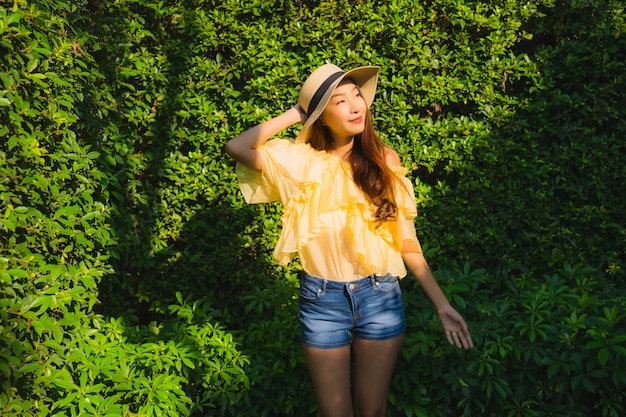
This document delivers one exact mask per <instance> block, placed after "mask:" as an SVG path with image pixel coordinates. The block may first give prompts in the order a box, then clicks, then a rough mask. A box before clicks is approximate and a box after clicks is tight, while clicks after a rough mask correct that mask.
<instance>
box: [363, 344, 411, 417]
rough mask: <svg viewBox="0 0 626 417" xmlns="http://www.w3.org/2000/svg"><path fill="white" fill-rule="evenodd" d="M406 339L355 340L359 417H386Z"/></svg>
mask: <svg viewBox="0 0 626 417" xmlns="http://www.w3.org/2000/svg"><path fill="white" fill-rule="evenodd" d="M403 338H404V336H403V335H400V336H398V337H395V338H393V339H389V340H364V339H357V338H355V339H354V360H355V363H354V369H355V381H354V396H355V408H356V416H357V417H385V415H386V413H387V398H388V396H389V385H390V384H391V377H392V374H393V368H394V365H395V363H396V359H397V358H398V353H400V349H401V348H402V340H403Z"/></svg>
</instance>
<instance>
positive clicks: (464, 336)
mask: <svg viewBox="0 0 626 417" xmlns="http://www.w3.org/2000/svg"><path fill="white" fill-rule="evenodd" d="M446 337H447V338H448V343H450V344H451V345H453V346H456V347H458V348H459V349H469V348H472V347H474V341H473V340H472V336H471V335H470V334H469V332H468V331H467V330H466V329H464V330H463V331H450V330H448V331H446Z"/></svg>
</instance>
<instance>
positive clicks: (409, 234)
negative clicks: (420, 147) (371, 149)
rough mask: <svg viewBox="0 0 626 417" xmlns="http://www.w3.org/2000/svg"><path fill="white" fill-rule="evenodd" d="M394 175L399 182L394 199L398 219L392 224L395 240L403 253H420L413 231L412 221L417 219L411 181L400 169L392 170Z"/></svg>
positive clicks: (403, 169) (420, 249)
mask: <svg viewBox="0 0 626 417" xmlns="http://www.w3.org/2000/svg"><path fill="white" fill-rule="evenodd" d="M393 170H394V173H395V174H396V176H397V177H398V179H399V180H400V181H396V185H395V190H394V197H395V199H396V205H397V207H398V218H397V221H396V222H394V223H395V226H396V230H394V236H395V239H397V240H398V241H399V243H400V244H401V246H402V248H403V251H408V252H418V253H421V252H422V246H421V245H420V242H419V239H418V238H417V233H416V231H415V222H414V219H415V217H417V204H416V201H415V191H414V189H413V186H412V184H411V181H410V180H409V179H408V178H407V177H406V169H405V168H402V167H398V168H395V167H394V168H393Z"/></svg>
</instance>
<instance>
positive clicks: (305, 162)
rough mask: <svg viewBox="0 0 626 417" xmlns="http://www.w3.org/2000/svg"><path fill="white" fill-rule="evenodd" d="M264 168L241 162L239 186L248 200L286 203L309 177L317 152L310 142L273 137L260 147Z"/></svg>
mask: <svg viewBox="0 0 626 417" xmlns="http://www.w3.org/2000/svg"><path fill="white" fill-rule="evenodd" d="M259 151H260V153H261V158H262V161H263V162H262V166H263V168H262V171H261V172H259V171H255V170H253V169H251V168H248V167H246V166H245V165H243V164H239V163H238V164H237V168H236V172H237V180H238V181H239V188H240V189H241V192H242V194H243V196H244V198H245V199H246V202H247V203H250V204H255V203H267V202H270V201H279V202H281V203H283V204H286V203H287V201H289V198H290V197H291V196H292V195H294V193H296V192H297V191H298V190H299V189H300V188H301V187H302V183H303V181H304V180H305V177H306V173H307V170H308V166H309V163H310V162H309V161H310V160H311V156H312V152H315V151H314V150H313V149H312V148H310V147H309V146H308V145H306V144H295V143H293V142H291V141H289V140H286V139H273V140H270V141H268V142H266V143H265V144H264V145H262V146H261V147H259Z"/></svg>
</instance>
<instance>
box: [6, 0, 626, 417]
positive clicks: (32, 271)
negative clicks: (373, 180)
mask: <svg viewBox="0 0 626 417" xmlns="http://www.w3.org/2000/svg"><path fill="white" fill-rule="evenodd" d="M625 29H626V23H625V20H624V9H623V5H622V4H621V2H619V1H616V0H576V1H564V0H558V1H557V0H526V1H524V2H519V1H512V0H499V1H478V0H477V1H472V0H465V1H461V0H456V1H455V0H434V1H428V2H426V1H423V2H419V1H414V0H391V1H361V2H350V1H347V0H339V1H338V0H334V1H321V0H320V1H308V0H298V1H294V2H289V1H280V0H274V1H260V0H251V1H247V2H241V1H234V0H232V1H231V0H226V1H221V2H216V1H208V0H207V1H203V0H187V1H185V0H167V1H162V2H151V1H146V0H120V1H115V2H113V1H104V2H99V1H89V0H80V1H75V2H68V1H63V0H62V1H50V0H38V1H32V2H27V1H21V0H20V1H15V2H13V4H12V5H9V4H3V5H0V82H1V83H2V90H1V91H0V174H1V175H0V192H1V193H0V216H1V217H0V238H1V240H0V242H1V248H2V252H1V256H0V289H1V294H2V298H1V299H0V303H1V304H2V310H1V311H0V317H1V321H0V372H1V373H2V376H1V377H0V381H1V382H0V384H1V385H2V390H1V392H0V410H1V412H2V414H3V415H8V416H31V415H36V416H48V415H50V416H77V415H102V416H104V415H108V416H119V415H124V416H162V415H171V416H187V415H188V416H201V415H202V416H205V415H219V416H248V417H252V416H308V415H313V414H314V413H315V410H316V405H315V401H314V396H313V394H312V388H311V386H310V384H309V381H308V375H307V371H306V367H305V364H304V360H303V358H302V354H301V351H300V346H299V336H298V325H297V278H296V274H295V271H296V270H297V267H298V266H297V264H294V265H291V266H289V267H287V268H283V267H278V266H277V265H276V263H275V262H274V261H273V259H272V257H271V251H272V247H273V245H274V242H275V241H276V239H277V237H278V234H279V232H280V207H279V206H278V205H274V204H269V205H263V206H249V205H246V204H245V203H244V202H243V199H242V197H241V196H240V194H239V192H238V187H237V184H236V179H235V176H234V164H233V162H232V161H231V160H229V158H227V157H226V156H225V155H224V153H223V151H222V147H223V144H224V143H225V142H226V141H227V140H228V139H230V138H232V137H233V136H234V135H236V134H237V133H239V132H240V131H242V130H243V129H245V128H247V127H250V126H252V125H253V124H255V123H258V122H260V121H263V120H266V119H267V118H269V117H271V116H273V115H275V114H278V113H279V112H281V111H282V110H284V109H286V108H288V107H289V106H291V105H292V104H293V103H294V102H295V100H296V97H297V92H298V87H299V85H300V84H301V83H302V81H303V79H304V78H305V77H306V76H307V74H308V73H309V72H310V71H311V70H312V69H314V68H315V67H317V66H319V65H321V64H322V63H324V62H326V61H332V62H334V63H336V64H338V65H340V66H343V67H345V68H349V67H352V66H357V65H364V64H375V65H380V66H381V78H380V84H379V89H378V95H377V99H376V101H375V104H374V106H373V112H374V118H375V123H376V127H377V129H378V130H379V132H380V133H381V135H382V136H383V138H384V140H385V141H386V142H387V143H389V144H390V145H391V146H393V147H394V148H395V149H397V150H398V153H399V155H400V157H401V159H402V160H403V162H404V164H405V165H406V166H407V167H408V168H409V169H410V176H411V179H412V180H413V182H414V185H415V191H416V194H417V196H418V200H419V209H420V215H419V216H418V218H417V219H416V226H417V229H418V233H419V236H420V239H421V240H422V242H423V245H424V248H425V250H426V252H427V257H428V259H429V260H430V263H431V264H432V266H433V269H434V271H435V275H436V276H437V278H438V279H439V280H440V282H441V284H442V288H443V289H444V291H445V292H446V293H447V294H448V295H449V297H450V298H451V300H452V302H453V303H454V304H455V306H457V307H458V308H459V310H461V311H462V312H463V314H464V315H465V316H466V318H467V319H468V320H469V322H470V325H471V330H472V333H473V335H474V337H475V339H476V342H477V347H476V348H475V349H473V350H472V351H469V352H460V351H457V350H455V349H454V348H451V347H449V346H447V343H446V342H445V338H443V337H442V332H441V328H440V324H439V322H438V320H437V318H436V315H435V314H434V312H433V310H432V307H431V305H430V303H429V302H428V301H427V299H425V297H424V295H423V293H422V292H421V290H420V289H419V288H418V286H417V284H416V283H415V282H414V281H412V280H411V279H410V278H407V279H406V280H404V281H403V284H402V285H403V287H404V290H405V301H406V305H407V320H408V332H407V337H406V343H405V346H404V349H403V352H402V356H401V358H400V361H399V363H398V367H397V371H396V374H395V376H394V380H393V385H392V393H391V398H390V400H391V406H390V410H389V415H390V416H431V417H432V416H447V415H464V416H475V415H485V416H493V417H502V416H528V417H530V416H538V417H545V416H602V417H605V416H606V417H609V416H610V417H616V416H621V415H623V414H624V413H625V412H626V409H625V406H624V404H626V398H625V394H624V392H626V376H625V374H624V373H623V371H622V370H623V369H624V367H625V366H626V336H624V334H626V324H625V314H626V313H625V307H626V300H625V297H624V295H623V294H624V290H625V289H626V282H625V277H626V274H625V272H624V262H625V261H626V254H625V248H626V227H625V226H624V224H623V212H624V210H625V209H626V195H624V193H622V192H621V190H622V187H623V183H624V180H625V179H626V152H624V139H623V138H624V134H625V132H626V126H625V122H624V120H626V117H625V116H626V107H625V106H624V105H623V104H624V103H623V98H622V95H623V94H622V91H624V90H625V88H626V75H624V74H626V71H624V70H625V66H626V65H625V62H626V40H625V36H626V35H625ZM293 133H295V131H290V132H288V134H293Z"/></svg>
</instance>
